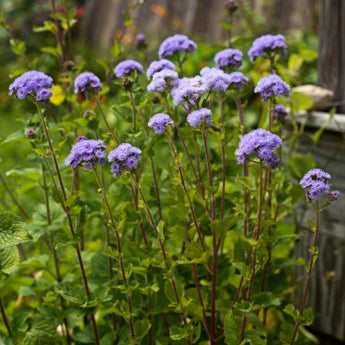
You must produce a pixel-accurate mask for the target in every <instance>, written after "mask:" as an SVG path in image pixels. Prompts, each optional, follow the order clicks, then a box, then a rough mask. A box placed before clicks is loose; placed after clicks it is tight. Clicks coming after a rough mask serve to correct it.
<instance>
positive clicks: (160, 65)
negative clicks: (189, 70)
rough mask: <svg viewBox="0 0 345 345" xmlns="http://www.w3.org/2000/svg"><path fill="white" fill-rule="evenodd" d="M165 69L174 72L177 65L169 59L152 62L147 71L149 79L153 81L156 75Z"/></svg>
mask: <svg viewBox="0 0 345 345" xmlns="http://www.w3.org/2000/svg"><path fill="white" fill-rule="evenodd" d="M163 69H170V70H172V71H173V70H174V69H175V65H174V64H173V63H172V62H171V61H169V60H167V59H161V60H157V61H152V62H151V63H150V66H149V68H148V69H147V71H146V76H147V79H151V78H152V76H153V75H154V74H155V73H157V72H160V71H162V70H163Z"/></svg>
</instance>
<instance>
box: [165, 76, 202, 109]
mask: <svg viewBox="0 0 345 345" xmlns="http://www.w3.org/2000/svg"><path fill="white" fill-rule="evenodd" d="M207 92H208V89H207V87H206V85H205V82H204V79H203V78H202V77H201V76H199V75H197V76H195V77H193V78H182V79H178V83H177V84H176V85H175V86H174V87H173V88H172V90H171V95H172V97H173V102H174V104H175V105H176V106H178V105H181V104H182V103H183V102H184V101H187V102H188V103H189V104H192V105H194V104H195V101H197V100H198V99H199V98H200V97H201V96H202V95H203V94H205V93H207Z"/></svg>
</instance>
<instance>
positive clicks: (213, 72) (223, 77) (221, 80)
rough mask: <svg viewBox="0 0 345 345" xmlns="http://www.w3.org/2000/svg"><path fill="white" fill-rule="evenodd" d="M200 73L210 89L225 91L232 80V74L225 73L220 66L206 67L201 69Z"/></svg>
mask: <svg viewBox="0 0 345 345" xmlns="http://www.w3.org/2000/svg"><path fill="white" fill-rule="evenodd" d="M200 75H201V77H202V78H203V80H204V83H205V85H206V87H207V90H208V91H212V90H213V91H216V92H225V91H226V90H227V89H228V87H229V85H230V82H231V77H230V74H228V73H225V72H224V71H222V70H221V69H219V68H215V67H213V68H209V67H204V68H203V69H202V70H201V71H200Z"/></svg>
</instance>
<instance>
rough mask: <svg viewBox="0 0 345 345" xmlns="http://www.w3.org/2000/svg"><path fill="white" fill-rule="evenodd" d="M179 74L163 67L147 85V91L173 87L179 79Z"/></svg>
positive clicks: (158, 90)
mask: <svg viewBox="0 0 345 345" xmlns="http://www.w3.org/2000/svg"><path fill="white" fill-rule="evenodd" d="M177 79H178V74H177V72H175V71H172V70H170V69H163V70H161V71H159V72H156V73H154V75H153V78H152V81H151V83H150V84H149V85H147V91H149V92H153V91H157V92H164V91H166V90H167V89H171V88H172V87H173V86H174V85H175V84H176V82H175V80H176V81H177Z"/></svg>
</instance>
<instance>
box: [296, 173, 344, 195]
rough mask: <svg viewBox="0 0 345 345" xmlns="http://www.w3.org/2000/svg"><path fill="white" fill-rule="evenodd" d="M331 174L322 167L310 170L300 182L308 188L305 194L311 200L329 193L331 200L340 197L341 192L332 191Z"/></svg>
mask: <svg viewBox="0 0 345 345" xmlns="http://www.w3.org/2000/svg"><path fill="white" fill-rule="evenodd" d="M330 179H331V175H330V174H328V173H326V172H325V171H323V170H321V169H311V170H309V171H308V172H307V173H306V174H305V175H304V176H303V178H302V179H301V181H300V182H299V184H300V186H301V187H302V188H304V189H306V190H307V191H306V193H305V196H306V197H307V198H308V199H310V200H319V199H320V197H321V195H322V194H327V195H328V196H329V197H330V199H331V200H334V199H338V197H339V192H338V191H331V186H330V184H329V180H330Z"/></svg>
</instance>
